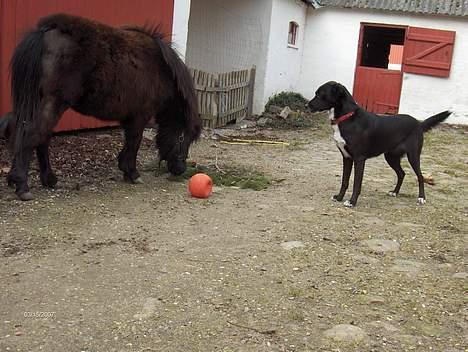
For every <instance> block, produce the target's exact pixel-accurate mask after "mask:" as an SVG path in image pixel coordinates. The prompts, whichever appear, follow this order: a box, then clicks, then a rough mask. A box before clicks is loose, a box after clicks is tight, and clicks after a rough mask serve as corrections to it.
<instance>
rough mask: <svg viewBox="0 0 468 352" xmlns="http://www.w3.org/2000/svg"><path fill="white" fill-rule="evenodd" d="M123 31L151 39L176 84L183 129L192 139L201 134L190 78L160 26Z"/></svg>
mask: <svg viewBox="0 0 468 352" xmlns="http://www.w3.org/2000/svg"><path fill="white" fill-rule="evenodd" d="M121 28H122V29H123V30H128V31H133V32H138V33H141V34H144V35H147V36H149V37H151V38H152V39H153V40H154V42H155V43H156V44H157V45H158V47H159V49H160V50H161V54H162V56H163V59H164V62H165V63H166V64H167V65H168V66H169V69H170V71H171V73H172V77H173V79H174V80H175V82H176V86H177V91H178V92H179V95H180V98H181V100H182V103H183V109H182V111H181V112H182V114H183V116H184V117H185V121H184V122H185V128H186V129H187V130H189V131H190V134H191V135H192V137H193V138H194V139H198V137H199V136H200V133H201V118H200V116H199V114H198V100H197V97H196V95H195V88H194V86H193V80H192V76H191V75H190V72H189V70H188V68H187V66H186V65H185V63H184V62H183V61H182V59H181V58H180V56H179V54H178V53H177V51H176V49H174V47H173V43H172V42H171V41H170V40H169V38H168V36H167V35H165V34H164V33H163V31H162V30H161V25H148V24H147V25H145V26H143V27H139V26H123V27H121Z"/></svg>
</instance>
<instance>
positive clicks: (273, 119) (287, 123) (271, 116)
mask: <svg viewBox="0 0 468 352" xmlns="http://www.w3.org/2000/svg"><path fill="white" fill-rule="evenodd" d="M322 115H323V114H322V113H311V112H310V111H307V110H306V109H305V108H304V109H297V110H292V109H291V108H290V107H289V106H284V107H282V106H278V105H269V106H267V110H265V112H264V113H263V114H262V115H260V116H259V117H258V119H257V121H256V123H257V126H259V127H271V128H280V129H300V128H310V127H316V126H318V125H319V124H320V120H321V119H322Z"/></svg>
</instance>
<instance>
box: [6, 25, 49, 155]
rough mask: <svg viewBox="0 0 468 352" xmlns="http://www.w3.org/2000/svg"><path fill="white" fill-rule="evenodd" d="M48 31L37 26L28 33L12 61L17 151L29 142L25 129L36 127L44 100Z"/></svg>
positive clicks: (12, 93)
mask: <svg viewBox="0 0 468 352" xmlns="http://www.w3.org/2000/svg"><path fill="white" fill-rule="evenodd" d="M43 51H44V31H43V30H40V29H37V30H34V31H31V32H29V33H27V34H26V36H25V37H24V38H23V40H22V41H21V42H20V43H19V44H18V46H17V47H16V49H15V52H14V53H13V57H12V59H11V63H10V69H11V95H12V98H13V115H14V116H15V117H16V124H15V125H16V127H15V129H16V136H15V152H20V151H21V150H22V147H23V145H24V143H25V142H27V141H26V140H25V138H24V137H25V130H26V129H31V128H35V124H36V119H37V118H38V116H37V115H38V110H39V104H40V100H41V92H40V81H41V77H42V54H43Z"/></svg>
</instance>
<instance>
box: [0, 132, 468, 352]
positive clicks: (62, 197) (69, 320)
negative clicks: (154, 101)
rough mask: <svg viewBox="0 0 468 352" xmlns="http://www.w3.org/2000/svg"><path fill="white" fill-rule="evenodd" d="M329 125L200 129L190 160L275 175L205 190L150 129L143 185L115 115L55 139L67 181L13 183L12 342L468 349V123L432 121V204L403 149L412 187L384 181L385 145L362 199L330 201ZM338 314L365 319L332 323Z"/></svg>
mask: <svg viewBox="0 0 468 352" xmlns="http://www.w3.org/2000/svg"><path fill="white" fill-rule="evenodd" d="M330 130H331V129H330V128H329V127H328V126H326V127H320V128H318V129H317V128H306V129H301V130H294V129H292V130H271V129H264V130H262V131H261V133H262V137H264V138H270V139H275V140H283V141H288V142H289V143H290V145H289V146H284V145H283V146H278V145H276V146H273V145H231V144H224V143H222V142H221V141H220V140H215V139H212V138H203V139H202V140H201V141H200V142H199V143H197V144H196V145H195V146H194V147H193V149H192V154H191V158H192V159H193V160H195V161H197V162H198V163H201V164H205V165H213V164H217V166H218V167H219V168H221V169H223V167H228V166H229V167H243V168H250V169H255V170H257V171H258V172H261V173H264V174H265V175H267V176H268V177H270V178H271V180H272V184H271V185H270V186H269V187H268V188H267V189H265V190H262V191H254V190H249V189H239V188H236V187H216V188H215V192H214V194H213V196H212V197H211V198H209V199H206V200H200V199H194V198H191V197H190V196H189V195H188V194H187V190H186V187H187V186H186V182H185V183H184V182H174V181H170V180H169V179H168V175H167V174H164V175H159V176H155V171H154V164H155V160H156V156H155V155H154V152H153V148H152V147H151V143H150V142H149V141H146V142H145V144H144V145H143V147H142V150H141V152H140V156H139V160H140V163H141V165H142V166H141V167H140V169H141V170H144V172H142V176H143V178H144V180H145V182H146V184H145V185H129V184H126V183H123V182H121V174H120V172H119V171H118V169H117V166H116V161H115V156H116V154H117V152H118V149H119V148H120V145H121V138H120V132H119V131H118V130H117V131H115V130H114V131H99V132H94V133H86V134H77V135H68V136H59V137H56V138H55V139H54V141H53V147H52V153H53V156H54V159H53V164H54V165H55V169H56V170H57V174H58V176H59V178H60V181H59V186H60V187H59V188H58V189H57V190H55V191H51V190H44V189H42V188H41V187H40V186H39V182H38V179H37V171H35V170H33V172H32V174H33V175H32V182H31V184H32V186H33V188H32V190H33V192H34V194H35V196H36V200H35V201H33V202H28V203H22V202H19V201H17V200H16V198H15V196H14V193H13V191H12V190H11V189H9V188H8V187H7V186H6V184H5V183H4V182H2V183H1V184H0V282H1V284H0V285H1V291H0V292H1V293H0V298H1V299H0V303H1V304H0V351H47V352H55V351H57V352H63V351H70V352H74V351H77V352H81V351H86V352H101V351H103V352H107V351H119V352H120V351H122V352H136V351H138V352H140V351H141V352H143V351H145V352H152V351H259V352H261V351H446V352H449V351H450V352H455V351H457V352H458V351H467V350H468V340H467V338H466V336H468V310H467V300H466V298H467V295H466V293H467V280H468V279H467V275H468V274H467V272H468V268H467V262H466V258H467V233H468V223H467V220H468V218H467V217H468V196H467V194H466V190H467V189H468V133H467V132H465V131H464V130H463V129H452V128H438V129H436V130H434V131H432V132H430V133H429V134H427V135H426V143H425V149H424V151H423V157H422V169H423V173H425V174H431V175H432V176H433V178H434V181H435V185H434V186H428V185H426V194H427V200H428V202H427V204H426V205H424V206H418V205H417V204H416V201H417V184H416V179H415V177H414V174H413V173H412V171H411V170H410V168H409V167H408V163H407V162H406V161H405V162H404V165H405V166H404V169H405V171H407V176H406V179H405V181H404V183H403V187H402V194H401V195H400V196H399V197H398V198H392V197H389V196H387V195H386V192H387V191H389V190H391V189H393V186H394V182H395V175H394V173H393V171H392V170H391V169H390V168H389V167H388V166H387V165H386V164H385V161H384V160H383V158H382V157H379V158H376V159H372V160H370V161H368V162H367V165H366V172H365V177H364V184H363V192H362V194H361V197H360V198H359V203H358V206H357V207H356V208H354V209H348V208H345V207H343V205H342V204H340V203H336V202H332V201H331V200H330V198H331V196H332V195H333V194H335V193H336V192H337V191H338V188H339V183H340V176H341V156H340V154H339V152H338V151H337V150H336V147H335V146H334V144H333V142H332V141H331V136H330V135H331V133H330V132H331V131H330ZM230 132H231V133H239V134H241V136H246V135H248V134H249V133H250V132H249V130H248V129H243V130H239V131H234V132H233V131H232V130H230ZM252 133H253V132H252ZM251 137H252V136H251ZM0 153H2V154H0V155H1V157H0V170H6V168H7V166H8V163H7V158H6V152H5V148H4V146H3V145H1V146H0ZM152 165H153V166H152ZM3 176H4V175H3ZM3 176H2V177H3ZM345 199H349V192H348V194H347V198H345ZM292 241H297V242H292ZM288 245H291V246H294V245H295V246H296V247H297V248H293V249H287V248H286V247H287V246H288ZM339 324H349V325H352V326H354V327H357V328H360V330H359V329H356V330H358V333H357V335H356V334H355V335H353V336H352V337H351V338H352V340H346V339H344V340H343V339H340V338H339V336H338V337H335V338H330V337H329V336H328V335H327V333H326V331H328V330H329V329H331V328H333V327H334V326H336V325H339Z"/></svg>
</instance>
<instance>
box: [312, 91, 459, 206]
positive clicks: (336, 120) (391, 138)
mask: <svg viewBox="0 0 468 352" xmlns="http://www.w3.org/2000/svg"><path fill="white" fill-rule="evenodd" d="M307 105H308V107H309V108H310V110H311V111H313V112H317V111H325V110H329V111H330V120H331V123H332V126H333V128H334V130H335V134H334V138H335V141H336V144H337V146H338V148H339V149H340V152H341V154H342V155H343V178H342V181H341V189H340V192H339V193H338V194H337V195H335V196H333V199H335V200H337V201H341V200H343V197H344V195H345V193H346V190H347V189H348V184H349V177H350V175H351V169H352V168H353V162H354V186H353V194H352V196H351V199H350V200H349V201H346V202H345V203H344V205H345V206H347V207H352V206H355V205H356V203H357V199H358V197H359V194H360V193H361V184H362V177H363V174H364V164H365V162H366V159H368V158H372V157H375V156H378V155H380V154H384V155H385V160H387V162H388V164H389V165H390V167H391V168H392V169H393V170H395V172H396V174H397V177H398V180H397V184H396V186H395V189H394V190H393V191H392V192H389V194H390V195H392V196H397V195H398V192H399V191H400V187H401V184H402V182H403V178H404V177H405V172H404V171H403V169H402V168H401V166H400V160H401V158H402V157H403V156H404V155H405V154H406V155H407V156H408V161H409V163H410V164H411V167H412V168H413V170H414V172H415V174H416V176H417V177H418V183H419V198H418V203H419V204H424V203H425V202H426V196H425V194H424V179H423V176H422V174H421V169H420V155H421V150H422V146H423V133H424V132H426V131H429V130H430V129H431V128H432V127H434V126H436V125H437V124H439V123H440V122H442V121H444V120H445V119H446V118H447V117H449V116H450V114H451V112H450V111H444V112H441V113H439V114H437V115H434V116H431V117H429V118H428V119H426V120H424V121H422V122H419V121H418V120H416V119H415V118H413V117H411V116H409V115H389V116H380V115H376V114H373V113H370V112H368V111H366V110H364V109H363V108H361V107H360V106H359V105H358V104H357V103H356V102H355V101H354V99H353V97H352V96H351V94H350V93H349V92H348V90H347V89H346V88H345V87H344V86H342V85H341V84H339V83H337V82H327V83H325V84H324V85H322V86H321V87H320V88H319V89H318V90H317V91H316V93H315V97H314V98H313V99H312V100H311V101H310V102H309V103H308V104H307Z"/></svg>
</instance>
